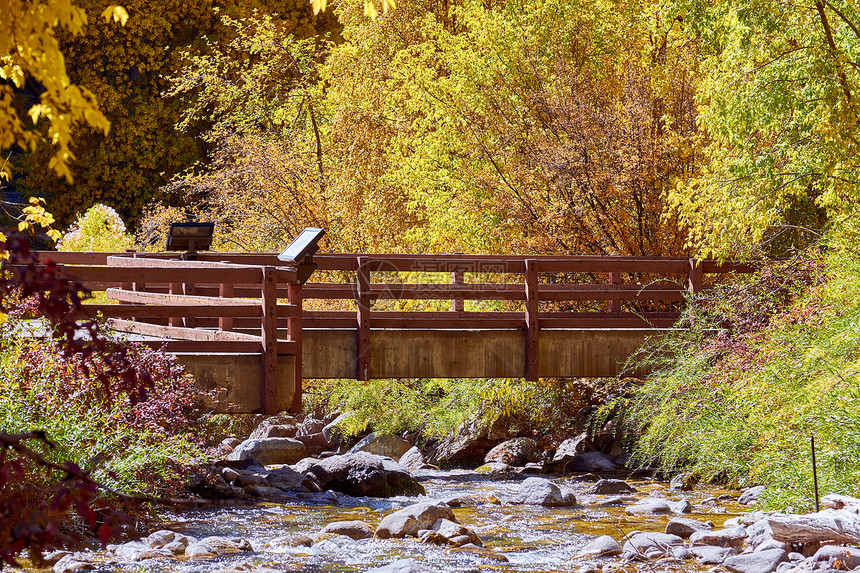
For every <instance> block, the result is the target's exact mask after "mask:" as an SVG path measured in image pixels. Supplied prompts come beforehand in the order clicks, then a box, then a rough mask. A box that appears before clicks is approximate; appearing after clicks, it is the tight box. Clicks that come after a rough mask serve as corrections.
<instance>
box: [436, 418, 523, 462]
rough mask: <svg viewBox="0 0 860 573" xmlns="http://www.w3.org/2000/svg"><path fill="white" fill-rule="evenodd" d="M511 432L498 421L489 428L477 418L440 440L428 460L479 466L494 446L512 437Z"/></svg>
mask: <svg viewBox="0 0 860 573" xmlns="http://www.w3.org/2000/svg"><path fill="white" fill-rule="evenodd" d="M511 437H513V436H511V432H510V431H508V430H507V429H506V428H505V427H503V426H502V424H501V422H499V421H497V422H496V423H495V424H493V426H491V427H490V428H489V429H487V428H482V427H481V425H480V423H479V422H478V420H477V419H475V420H472V421H469V422H465V423H463V424H462V425H461V426H460V427H459V428H458V429H457V433H456V434H451V435H449V436H447V437H445V438H443V439H442V440H440V441H439V442H438V443H437V444H436V445H435V446H433V448H432V449H431V450H430V451H429V452H427V456H426V458H427V462H428V463H430V464H433V465H434V466H441V467H451V466H464V467H473V468H474V467H477V466H479V465H481V464H482V463H483V461H484V456H486V455H487V452H489V451H490V450H491V449H492V448H493V446H495V445H496V444H498V443H500V442H503V441H505V440H507V439H509V438H511Z"/></svg>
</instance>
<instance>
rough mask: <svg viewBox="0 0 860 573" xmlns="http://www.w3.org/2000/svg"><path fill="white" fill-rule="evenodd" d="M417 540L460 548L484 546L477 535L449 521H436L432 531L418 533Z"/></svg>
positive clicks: (424, 530) (426, 530)
mask: <svg viewBox="0 0 860 573" xmlns="http://www.w3.org/2000/svg"><path fill="white" fill-rule="evenodd" d="M418 539H420V540H421V543H432V544H436V545H453V546H454V547H461V546H463V545H466V544H469V543H471V544H472V545H475V546H478V547H483V546H484V542H483V541H481V538H480V537H478V534H477V533H475V532H474V531H472V530H471V529H469V528H468V527H466V526H464V525H462V524H460V523H457V522H456V521H451V520H450V519H438V520H436V523H434V524H433V529H422V530H420V531H418Z"/></svg>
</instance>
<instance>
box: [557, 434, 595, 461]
mask: <svg viewBox="0 0 860 573" xmlns="http://www.w3.org/2000/svg"><path fill="white" fill-rule="evenodd" d="M593 449H594V446H593V444H592V443H591V440H590V439H589V437H588V434H580V435H578V436H576V437H574V438H568V439H566V440H565V441H563V442H562V443H561V444H559V446H558V448H556V450H555V455H553V457H552V463H553V464H567V463H568V462H570V461H573V458H575V457H576V456H579V455H581V454H584V453H585V452H590V451H592V450H593Z"/></svg>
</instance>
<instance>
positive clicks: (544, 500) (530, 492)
mask: <svg viewBox="0 0 860 573" xmlns="http://www.w3.org/2000/svg"><path fill="white" fill-rule="evenodd" d="M511 503H520V504H524V505H542V506H544V507H565V506H571V505H576V496H575V495H574V493H573V492H572V491H570V490H569V489H567V488H565V489H564V490H562V489H561V488H559V487H558V486H557V485H555V484H554V483H552V482H551V481H549V480H548V479H545V478H539V477H530V478H527V479H525V480H524V481H523V482H522V483H521V484H520V489H519V491H518V492H517V495H516V496H515V497H514V498H513V499H512V500H511Z"/></svg>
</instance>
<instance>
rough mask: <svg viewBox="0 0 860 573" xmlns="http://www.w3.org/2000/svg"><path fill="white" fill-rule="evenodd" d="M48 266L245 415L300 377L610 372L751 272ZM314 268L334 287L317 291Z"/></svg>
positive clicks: (500, 261) (439, 265)
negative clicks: (718, 279) (701, 295)
mask: <svg viewBox="0 0 860 573" xmlns="http://www.w3.org/2000/svg"><path fill="white" fill-rule="evenodd" d="M42 256H43V257H47V258H51V259H52V260H54V261H55V262H57V263H59V264H60V272H64V273H67V274H68V275H69V276H73V277H75V278H77V279H78V280H80V281H82V282H83V284H84V285H85V286H86V287H88V288H89V289H91V290H92V291H94V292H99V291H103V292H104V293H105V294H106V296H107V298H108V299H111V300H113V301H116V303H113V304H105V303H101V304H88V305H86V306H85V313H86V314H88V315H92V316H95V315H97V314H101V315H102V316H103V317H105V318H106V319H108V320H109V323H110V325H111V326H112V327H113V328H114V329H116V330H118V331H122V332H126V333H129V335H130V336H133V338H134V339H135V340H139V341H141V342H143V343H144V344H149V345H153V346H165V348H166V350H167V351H168V352H171V353H175V354H177V356H178V357H179V359H180V360H181V361H182V362H183V363H184V364H185V365H186V367H187V368H188V369H189V370H190V371H191V372H192V373H193V374H194V375H195V376H196V377H197V379H198V380H199V381H202V382H203V383H204V384H205V385H207V384H208V385H210V386H219V387H223V388H225V389H226V395H225V396H224V399H225V401H227V402H230V403H233V404H236V406H235V408H236V410H237V411H257V410H259V411H262V412H264V413H271V412H276V411H279V410H287V409H289V410H294V411H299V410H301V403H302V402H301V394H302V379H320V378H355V379H357V380H368V379H371V378H444V377H458V378H459V377H463V378H492V377H524V378H526V379H529V380H535V379H537V378H538V377H550V376H552V377H606V376H614V375H616V374H617V373H618V371H619V363H621V362H623V361H624V360H625V359H626V358H628V357H629V356H630V355H631V354H633V353H634V352H635V351H636V350H637V348H639V346H640V345H641V344H642V343H643V342H644V341H645V339H646V338H647V337H649V336H653V335H654V334H655V333H659V332H660V331H661V330H662V329H667V328H670V327H671V326H672V325H673V324H674V322H675V320H676V319H677V318H678V316H679V312H678V311H679V309H680V305H681V304H682V303H683V300H684V294H685V293H686V292H688V291H692V292H695V291H697V290H699V289H701V288H703V285H704V284H705V280H706V279H705V277H707V276H708V275H719V274H723V273H728V272H749V271H750V270H751V269H750V268H749V267H747V266H745V265H740V264H736V263H724V264H718V263H716V262H714V261H702V262H699V263H696V262H695V261H694V260H692V259H688V258H673V257H588V256H581V257H562V256H558V257H556V256H534V257H532V256H513V255H511V256H508V255H390V254H387V255H373V254H316V255H314V256H313V257H312V259H311V258H310V257H307V258H306V259H305V260H304V261H303V262H302V263H301V264H298V265H296V266H283V263H282V262H281V261H279V260H278V258H277V255H276V254H225V253H200V254H198V255H197V258H196V260H181V259H180V256H179V255H177V254H166V253H159V254H153V253H53V252H52V253H43V254H42ZM314 271H316V273H317V276H321V275H322V276H324V277H325V278H326V280H327V281H328V282H306V280H307V278H308V277H309V276H310V275H311V273H313V272H314ZM391 277H396V278H395V279H391ZM404 277H407V279H408V280H406V281H404ZM386 279H387V280H389V281H391V280H394V281H396V282H384V281H385V280H386ZM442 279H444V281H445V282H439V281H440V280H442ZM433 301H450V304H449V303H447V302H443V303H439V302H433ZM499 301H501V302H499ZM103 302H107V301H104V300H103ZM467 302H468V307H467ZM440 304H442V305H445V308H446V309H445V310H442V309H441V307H440ZM499 308H502V309H503V310H498V309H499ZM426 309H429V310H426Z"/></svg>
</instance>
